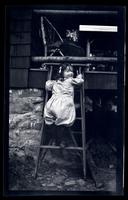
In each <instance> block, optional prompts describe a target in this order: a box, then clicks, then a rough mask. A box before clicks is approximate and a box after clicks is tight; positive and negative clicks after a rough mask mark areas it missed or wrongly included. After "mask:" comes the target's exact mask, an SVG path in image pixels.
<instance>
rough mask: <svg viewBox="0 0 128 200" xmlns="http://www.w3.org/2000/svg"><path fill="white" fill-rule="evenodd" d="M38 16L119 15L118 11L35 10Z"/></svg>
mask: <svg viewBox="0 0 128 200" xmlns="http://www.w3.org/2000/svg"><path fill="white" fill-rule="evenodd" d="M33 11H34V12H35V13H37V14H41V15H42V14H48V15H50V14H66V15H67V14H71V15H72V14H75V15H76V14H78V15H81V14H82V15H85V14H86V15H117V13H118V12H117V11H102V10H46V9H45V10H40V9H34V10H33Z"/></svg>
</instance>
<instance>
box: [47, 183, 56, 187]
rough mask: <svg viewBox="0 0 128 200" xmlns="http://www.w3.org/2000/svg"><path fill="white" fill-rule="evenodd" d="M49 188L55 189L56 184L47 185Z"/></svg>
mask: <svg viewBox="0 0 128 200" xmlns="http://www.w3.org/2000/svg"><path fill="white" fill-rule="evenodd" d="M47 186H48V187H55V184H54V183H50V184H48V185H47Z"/></svg>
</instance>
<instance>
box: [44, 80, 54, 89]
mask: <svg viewBox="0 0 128 200" xmlns="http://www.w3.org/2000/svg"><path fill="white" fill-rule="evenodd" d="M54 83H55V81H53V80H48V81H46V84H45V89H46V90H48V91H51V90H52V88H53V85H54Z"/></svg>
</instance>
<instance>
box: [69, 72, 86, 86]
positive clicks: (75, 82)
mask: <svg viewBox="0 0 128 200" xmlns="http://www.w3.org/2000/svg"><path fill="white" fill-rule="evenodd" d="M83 82H84V79H83V77H82V74H78V75H77V76H76V78H72V84H73V85H80V84H82V83H83Z"/></svg>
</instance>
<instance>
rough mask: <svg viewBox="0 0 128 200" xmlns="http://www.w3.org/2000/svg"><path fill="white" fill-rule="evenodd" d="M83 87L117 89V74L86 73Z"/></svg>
mask: <svg viewBox="0 0 128 200" xmlns="http://www.w3.org/2000/svg"><path fill="white" fill-rule="evenodd" d="M85 89H112V90H116V89H117V74H112V73H111V74H110V73H105V74H103V73H101V74H98V73H97V74H95V73H90V74H89V73H87V74H86V75H85Z"/></svg>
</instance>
